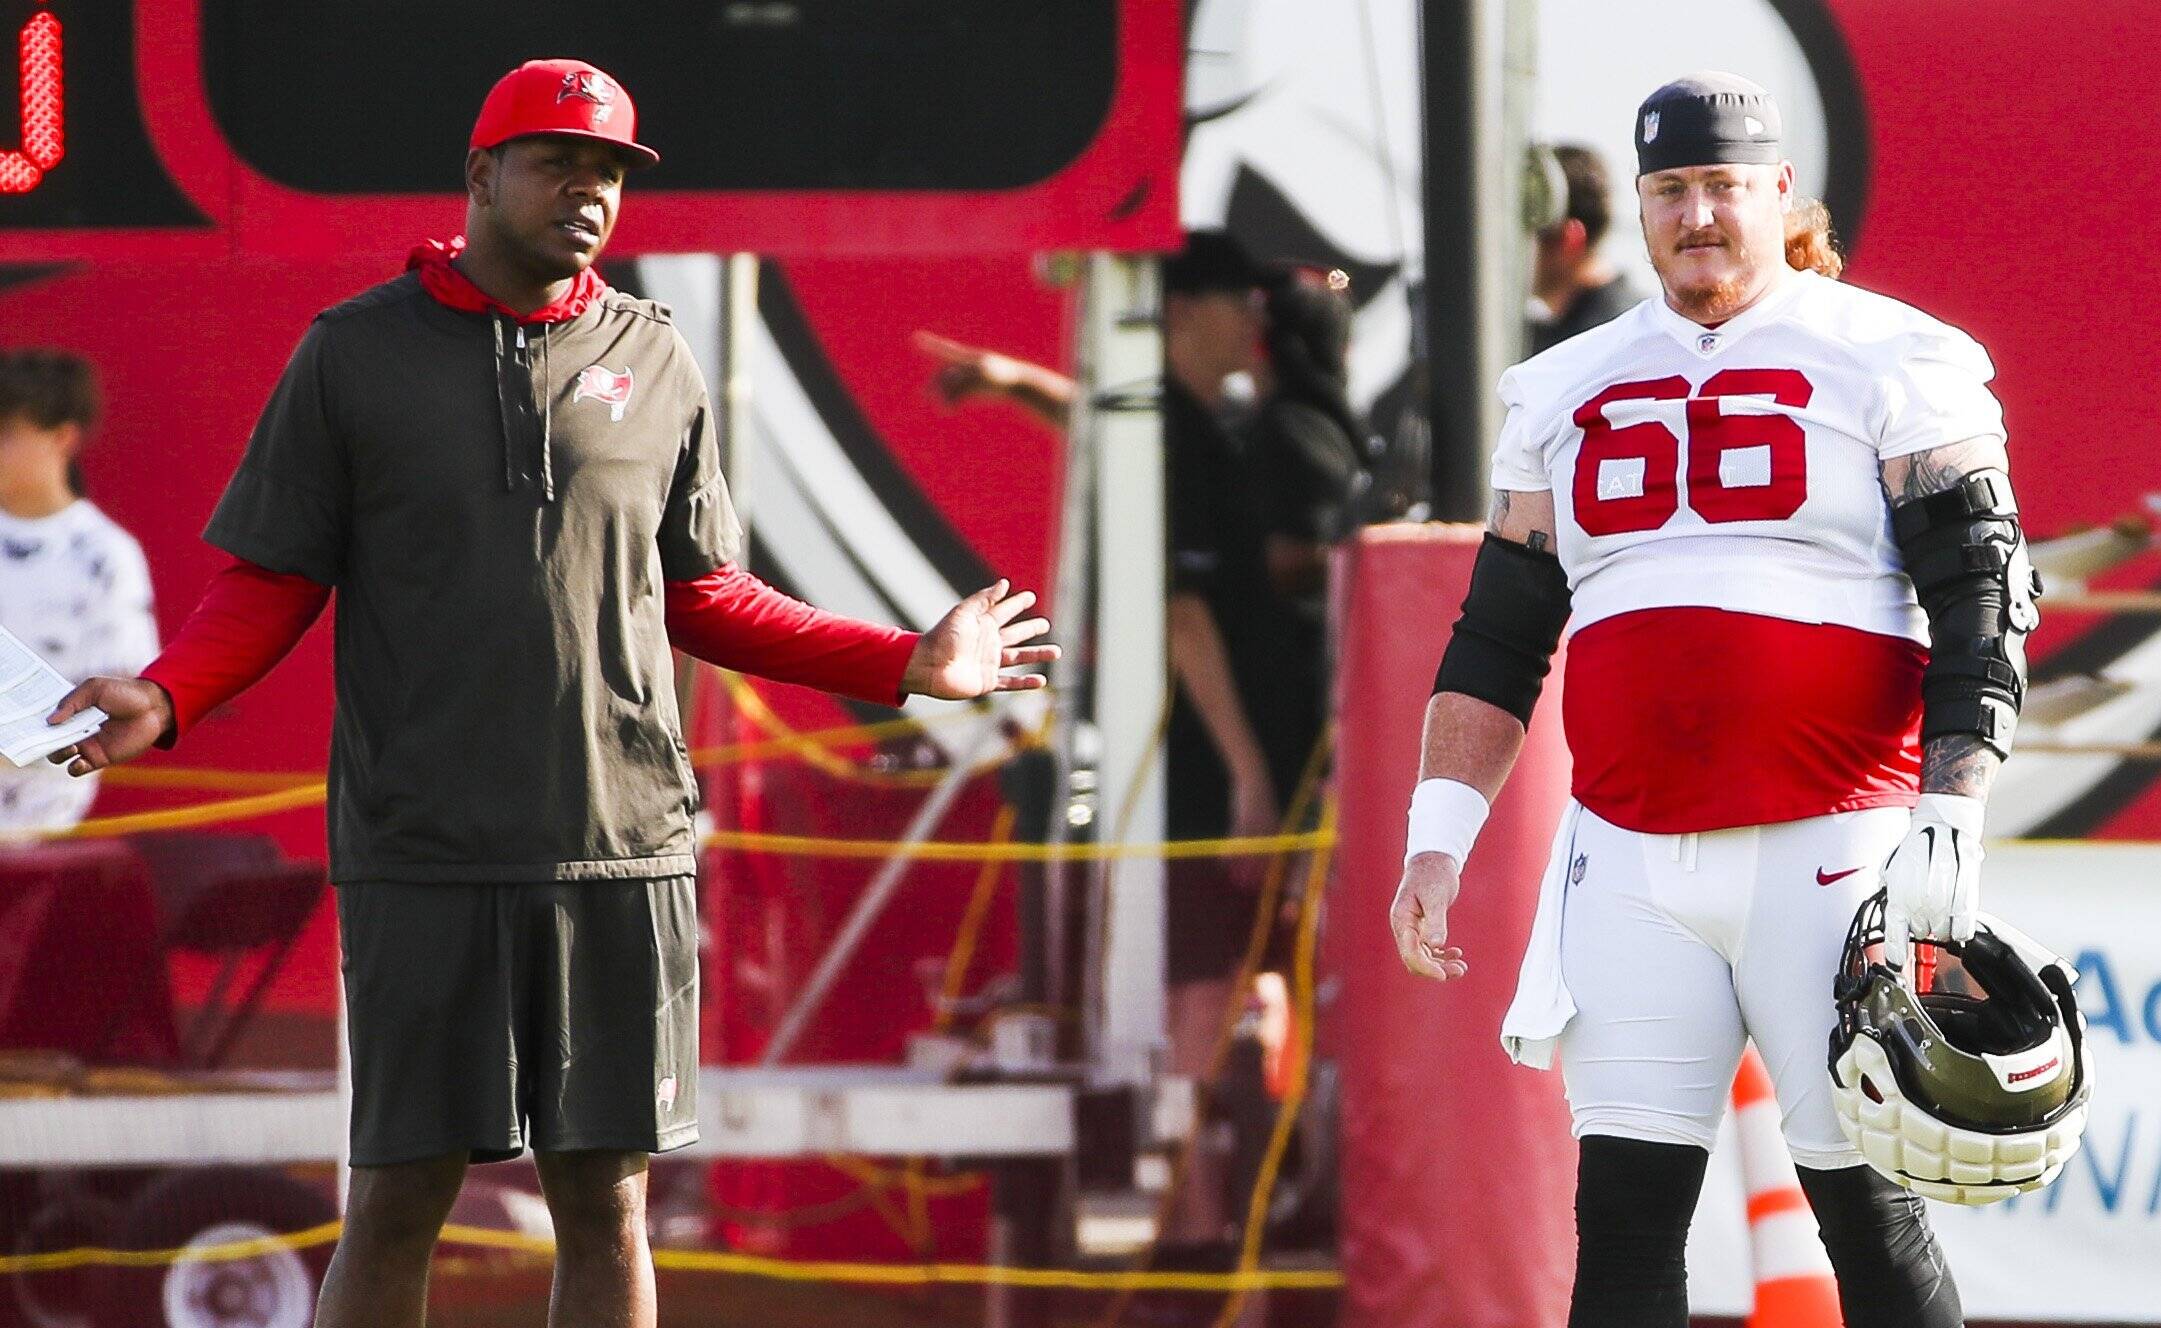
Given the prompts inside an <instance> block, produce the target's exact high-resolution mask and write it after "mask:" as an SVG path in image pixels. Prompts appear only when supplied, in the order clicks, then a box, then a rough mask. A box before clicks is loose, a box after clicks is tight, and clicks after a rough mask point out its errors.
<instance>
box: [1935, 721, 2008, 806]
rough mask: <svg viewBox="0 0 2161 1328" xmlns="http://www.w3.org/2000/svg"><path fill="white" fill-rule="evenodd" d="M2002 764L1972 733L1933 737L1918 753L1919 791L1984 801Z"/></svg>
mask: <svg viewBox="0 0 2161 1328" xmlns="http://www.w3.org/2000/svg"><path fill="white" fill-rule="evenodd" d="M2001 764H2002V762H2001V760H2000V759H1999V758H1998V757H1997V755H1996V753H1995V752H1994V751H1992V750H1990V749H1989V747H1988V745H1987V744H1986V743H1984V742H1982V741H1981V740H1980V739H1979V738H1977V737H1974V736H1973V735H1972V734H1967V733H1954V734H1948V735H1946V736H1944V737H1941V738H1932V739H1930V740H1929V742H1928V745H1927V746H1926V747H1924V748H1923V749H1922V751H1921V791H1922V792H1923V793H1957V794H1962V795H1964V796H1965V797H1969V798H1985V797H1987V796H1988V789H1989V785H1990V784H1991V783H1993V782H1995V778H1996V768H1997V766H1999V765H2001Z"/></svg>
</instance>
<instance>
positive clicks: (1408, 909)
mask: <svg viewBox="0 0 2161 1328" xmlns="http://www.w3.org/2000/svg"><path fill="white" fill-rule="evenodd" d="M1462 888H1463V882H1462V879H1461V877H1460V875H1459V869H1458V868H1457V866H1456V860H1455V859H1454V858H1451V857H1449V856H1448V855H1447V854H1446V853H1420V854H1418V855H1417V856H1415V857H1413V858H1412V859H1411V860H1410V861H1409V862H1407V863H1405V864H1404V865H1403V883H1402V884H1401V885H1399V886H1397V887H1396V902H1395V903H1394V904H1393V905H1392V906H1390V908H1389V910H1388V925H1389V927H1390V929H1391V930H1393V931H1394V932H1395V934H1396V953H1397V954H1398V955H1400V956H1402V958H1403V966H1404V967H1405V968H1407V969H1409V970H1411V971H1412V972H1413V973H1416V974H1418V975H1419V976H1420V977H1427V978H1437V979H1439V980H1440V981H1442V982H1446V981H1448V980H1449V979H1450V978H1460V977H1462V976H1463V975H1464V974H1465V973H1468V972H1470V971H1471V970H1470V965H1468V964H1466V963H1464V962H1463V951H1462V950H1461V949H1459V948H1457V947H1455V946H1452V945H1450V944H1449V943H1448V906H1449V905H1450V904H1453V903H1455V902H1456V892H1457V891H1458V890H1460V889H1462Z"/></svg>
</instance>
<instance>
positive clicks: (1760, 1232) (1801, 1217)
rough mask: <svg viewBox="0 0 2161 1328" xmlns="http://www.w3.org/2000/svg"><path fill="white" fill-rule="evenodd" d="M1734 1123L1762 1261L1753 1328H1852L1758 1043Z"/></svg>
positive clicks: (1753, 1238) (1748, 1056) (1738, 1092)
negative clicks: (1847, 1326) (1847, 1327)
mask: <svg viewBox="0 0 2161 1328" xmlns="http://www.w3.org/2000/svg"><path fill="white" fill-rule="evenodd" d="M1733 1123H1734V1127H1735V1133H1736V1134H1738V1135H1739V1137H1740V1144H1741V1181H1742V1184H1743V1185H1744V1186H1745V1187H1746V1188H1747V1190H1748V1240H1749V1246H1750V1249H1751V1250H1752V1252H1753V1254H1754V1258H1753V1260H1752V1262H1753V1263H1754V1264H1755V1272H1756V1308H1755V1309H1754V1310H1753V1311H1751V1312H1750V1313H1749V1316H1748V1328H1844V1324H1845V1322H1846V1321H1845V1319H1844V1317H1843V1316H1841V1315H1840V1314H1839V1310H1838V1282H1837V1279H1835V1278H1834V1277H1832V1275H1831V1260H1830V1257H1829V1256H1828V1255H1826V1254H1825V1253H1824V1252H1823V1240H1822V1238H1821V1237H1819V1236H1818V1235H1817V1234H1816V1217H1815V1214H1813V1213H1811V1212H1810V1211H1809V1208H1808V1199H1807V1197H1806V1196H1804V1195H1803V1194H1802V1193H1801V1178H1800V1175H1799V1174H1798V1173H1796V1172H1795V1171H1794V1169H1793V1157H1792V1155H1791V1154H1789V1153H1788V1152H1787V1151H1786V1140H1785V1138H1784V1136H1783V1135H1781V1134H1780V1133H1779V1128H1778V1102H1777V1100H1776V1099H1774V1098H1773V1097H1772V1096H1771V1076H1770V1075H1769V1073H1767V1072H1766V1071H1765V1070H1764V1068H1763V1058H1762V1057H1761V1056H1758V1055H1757V1054H1756V1048H1755V1046H1754V1044H1750V1046H1749V1047H1748V1050H1747V1051H1746V1052H1745V1053H1744V1054H1743V1055H1742V1057H1741V1071H1740V1073H1739V1074H1737V1075H1735V1076H1734V1078H1733Z"/></svg>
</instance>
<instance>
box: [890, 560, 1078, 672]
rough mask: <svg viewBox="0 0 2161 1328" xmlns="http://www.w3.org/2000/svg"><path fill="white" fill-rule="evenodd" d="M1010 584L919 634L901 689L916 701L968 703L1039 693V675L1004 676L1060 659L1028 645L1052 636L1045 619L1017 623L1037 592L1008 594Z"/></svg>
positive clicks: (981, 594) (976, 597)
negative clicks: (991, 696) (934, 699)
mask: <svg viewBox="0 0 2161 1328" xmlns="http://www.w3.org/2000/svg"><path fill="white" fill-rule="evenodd" d="M1011 589H1012V585H1011V583H1010V582H1008V581H1006V580H1004V579H1003V578H1000V579H999V581H998V583H997V584H996V585H990V586H985V587H983V589H981V590H978V591H977V592H975V593H974V594H973V595H970V596H969V597H968V598H966V599H964V600H962V601H961V602H960V603H958V604H955V605H954V606H953V607H952V609H950V610H949V611H948V612H947V613H946V615H945V617H943V618H940V619H939V620H938V624H937V626H935V627H933V628H931V629H930V630H929V631H927V632H925V633H923V637H922V639H921V640H919V641H917V642H916V645H915V653H914V654H912V655H910V656H909V657H908V668H907V671H906V672H905V673H903V674H902V675H901V680H900V687H901V690H902V691H904V692H909V693H912V694H914V695H917V696H935V697H937V698H938V699H939V700H941V701H969V700H973V699H974V698H976V697H978V696H987V695H989V694H990V693H992V692H1025V691H1027V690H1029V689H1030V688H1034V687H1041V686H1043V684H1044V683H1045V681H1046V679H1045V678H1044V677H1043V675H1041V674H1039V673H1007V672H1006V671H1005V670H1007V669H1017V668H1026V667H1027V666H1029V665H1031V664H1048V663H1049V662H1050V661H1052V660H1054V659H1056V658H1058V647H1056V646H1054V645H1051V644H1049V643H1047V642H1046V643H1044V644H1041V645H1028V644H1026V642H1029V641H1033V640H1035V638H1037V637H1039V636H1041V635H1043V633H1045V632H1047V631H1049V630H1050V620H1049V619H1047V618H1021V620H1020V621H1019V622H1015V621H1014V619H1016V618H1020V616H1021V614H1023V613H1026V612H1027V611H1028V607H1029V606H1030V605H1032V604H1034V603H1035V592H1034V591H1032V590H1023V591H1022V592H1020V593H1019V594H1017V595H1011V594H1008V593H1006V592H1007V591H1009V590H1011Z"/></svg>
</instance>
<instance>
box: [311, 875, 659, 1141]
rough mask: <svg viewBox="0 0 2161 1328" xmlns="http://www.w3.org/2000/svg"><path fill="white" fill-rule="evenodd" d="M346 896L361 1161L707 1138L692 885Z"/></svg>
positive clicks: (348, 997)
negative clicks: (701, 1115) (702, 1116)
mask: <svg viewBox="0 0 2161 1328" xmlns="http://www.w3.org/2000/svg"><path fill="white" fill-rule="evenodd" d="M337 893H338V930H339V936H340V943H341V947H342V950H343V955H344V968H345V1004H346V1028H347V1040H348V1043H349V1045H350V1047H351V1049H352V1077H353V1120H352V1142H353V1158H352V1160H353V1165H355V1166H388V1165H390V1164H392V1163H397V1162H412V1161H417V1160H419V1159H422V1158H429V1157H439V1156H442V1155H443V1154H446V1153H470V1154H471V1155H472V1160H473V1161H475V1162H500V1161H504V1160H507V1159H509V1158H514V1157H516V1156H518V1155H519V1154H520V1153H522V1152H524V1151H525V1149H527V1148H531V1149H533V1150H534V1151H535V1152H542V1153H546V1152H566V1151H570V1150H574V1149H607V1150H612V1151H622V1152H642V1153H659V1152H665V1151H667V1150H668V1149H671V1148H680V1147H681V1146H683V1145H684V1144H688V1143H692V1142H695V1141H696V1140H697V1137H698V910H697V892H696V886H695V882H694V881H693V880H692V879H691V878H689V877H670V878H666V879H662V880H629V881H550V882H544V883H537V884H524V885H477V884H463V883H457V882H435V883H429V884H404V883H396V882H387V881H370V882H361V883H356V884H347V885H341V886H339V887H338V892H337Z"/></svg>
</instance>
